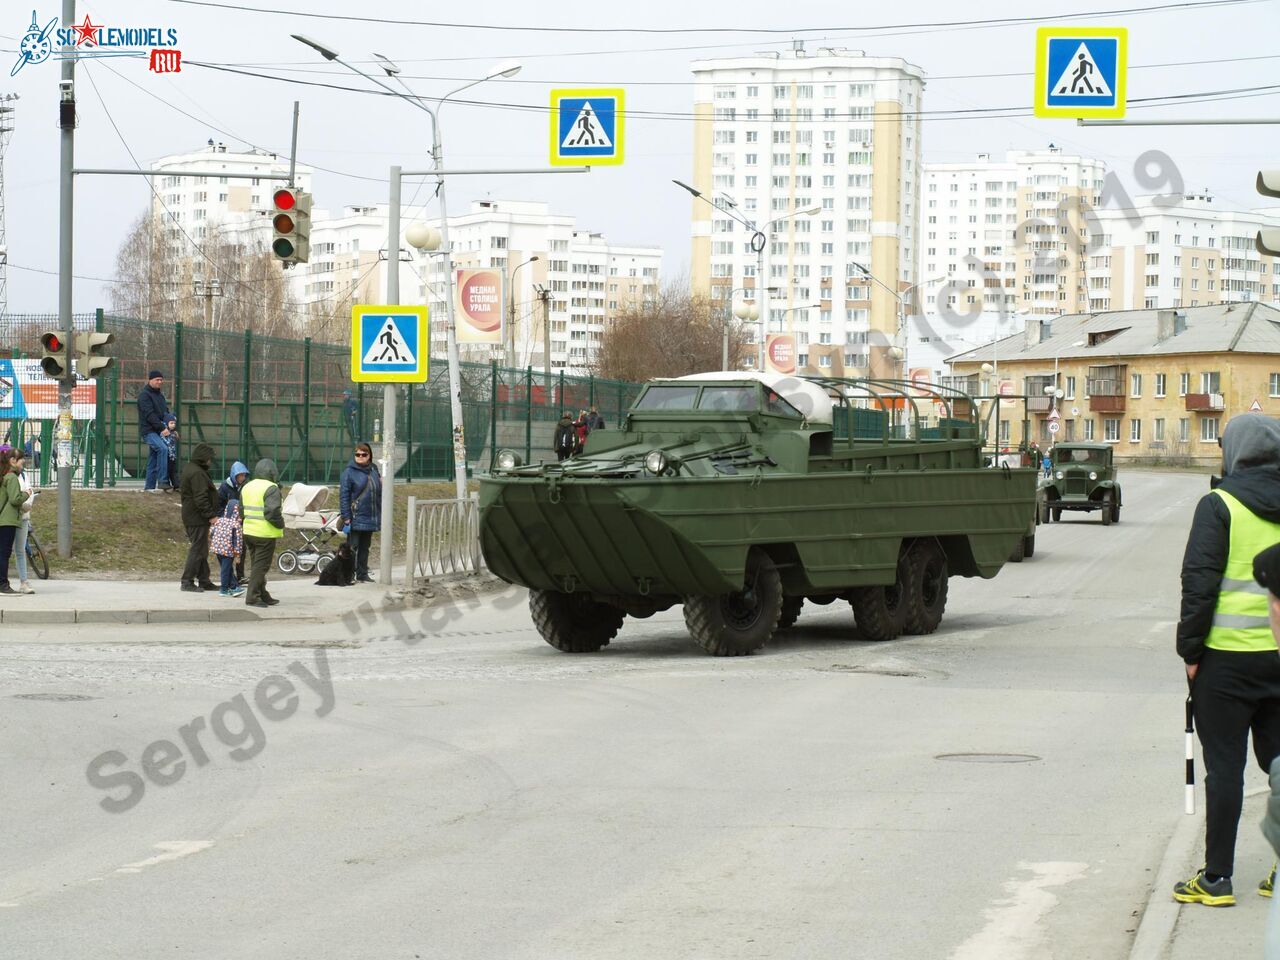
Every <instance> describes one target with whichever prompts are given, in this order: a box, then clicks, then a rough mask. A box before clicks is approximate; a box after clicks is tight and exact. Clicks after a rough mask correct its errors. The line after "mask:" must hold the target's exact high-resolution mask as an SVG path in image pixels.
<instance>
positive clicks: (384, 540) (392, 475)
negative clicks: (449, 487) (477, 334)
mask: <svg viewBox="0 0 1280 960" xmlns="http://www.w3.org/2000/svg"><path fill="white" fill-rule="evenodd" d="M399 302H400V168H399V167H392V168H391V195H390V197H389V198H388V204H387V304H388V305H389V306H395V305H396V304H398V303H399ZM418 349H419V350H425V349H427V346H426V344H418ZM399 386H400V385H399V384H398V383H384V384H383V385H382V483H383V488H382V537H381V538H380V540H379V548H378V549H379V552H378V582H379V583H381V584H383V585H384V586H385V585H389V584H390V583H391V541H392V540H393V539H394V537H393V536H392V533H393V531H394V530H395V517H396V515H395V500H396V494H395V486H396V390H397V389H398V388H399ZM409 389H411V390H412V389H413V387H412V386H410V388H409ZM412 439H413V438H412V437H410V440H412ZM407 562H408V563H409V565H410V574H411V575H412V567H413V558H412V557H409V558H408V561H407Z"/></svg>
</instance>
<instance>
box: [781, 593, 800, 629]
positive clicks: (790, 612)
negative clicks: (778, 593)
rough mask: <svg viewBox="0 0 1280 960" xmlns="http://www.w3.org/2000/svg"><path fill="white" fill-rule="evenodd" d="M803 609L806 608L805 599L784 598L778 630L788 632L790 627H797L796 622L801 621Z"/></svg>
mask: <svg viewBox="0 0 1280 960" xmlns="http://www.w3.org/2000/svg"><path fill="white" fill-rule="evenodd" d="M802 607H804V597H783V599H782V613H781V615H780V616H779V617H778V629H779V630H786V629H787V628H788V627H792V626H795V622H796V621H797V620H799V619H800V610H801V608H802Z"/></svg>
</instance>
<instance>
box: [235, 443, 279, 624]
mask: <svg viewBox="0 0 1280 960" xmlns="http://www.w3.org/2000/svg"><path fill="white" fill-rule="evenodd" d="M240 506H241V508H242V509H243V511H244V549H245V552H246V553H247V554H249V592H248V593H247V594H246V595H245V598H244V602H245V604H246V605H247V606H250V607H274V606H275V605H276V604H277V603H279V602H280V601H279V600H277V599H276V598H275V597H273V596H271V594H269V593H268V592H267V571H268V570H270V569H271V558H272V557H273V556H274V555H275V552H276V541H277V540H279V539H280V538H281V537H282V536H284V512H283V509H282V503H281V501H280V485H279V484H278V483H276V464H275V461H274V460H266V459H263V460H259V461H258V462H257V463H256V464H255V465H254V467H253V479H252V480H250V481H249V482H248V483H246V484H245V485H244V486H243V487H241V488H240Z"/></svg>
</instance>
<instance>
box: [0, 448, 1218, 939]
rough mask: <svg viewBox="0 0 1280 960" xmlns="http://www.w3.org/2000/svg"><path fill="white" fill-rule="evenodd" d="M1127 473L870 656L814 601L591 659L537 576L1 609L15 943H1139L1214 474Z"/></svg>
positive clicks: (3, 840) (6, 883)
mask: <svg viewBox="0 0 1280 960" xmlns="http://www.w3.org/2000/svg"><path fill="white" fill-rule="evenodd" d="M1123 479H1124V481H1125V501H1126V504H1125V507H1124V510H1123V516H1122V522H1121V523H1120V524H1119V525H1118V526H1112V527H1109V528H1104V527H1102V526H1101V525H1100V524H1099V523H1098V522H1097V520H1096V517H1094V518H1091V519H1086V518H1085V516H1086V515H1083V514H1079V515H1074V516H1073V515H1070V514H1068V515H1064V516H1066V517H1067V520H1066V522H1063V523H1060V524H1051V525H1047V526H1042V527H1040V532H1039V536H1038V542H1037V551H1036V555H1035V557H1034V559H1032V560H1029V561H1027V562H1025V563H1023V564H1021V565H1008V566H1006V567H1005V569H1004V570H1003V571H1002V572H1001V573H1000V575H999V576H998V577H997V578H996V579H994V580H991V581H971V580H953V581H952V586H951V595H950V602H949V604H948V609H947V614H946V617H945V619H944V622H943V625H942V628H941V629H940V631H939V632H938V633H937V634H935V635H933V636H929V637H913V638H904V639H901V640H898V641H894V642H890V643H884V644H874V643H867V642H861V641H858V640H856V639H853V617H852V614H851V613H850V611H849V609H848V607H847V605H845V604H834V605H831V606H827V607H815V606H813V605H808V606H806V608H805V610H804V612H803V614H802V615H801V619H800V622H799V624H798V626H797V628H796V629H794V630H792V631H790V632H789V633H787V634H785V635H783V636H782V637H780V638H779V639H778V640H777V641H775V643H774V644H773V645H772V646H771V647H769V648H767V649H766V650H765V651H764V652H763V653H762V654H760V655H758V656H754V657H749V658H740V659H716V658H711V657H707V656H705V655H703V654H702V653H701V651H700V650H698V648H697V647H695V646H694V645H693V643H692V641H690V640H689V639H688V638H687V636H686V635H685V633H684V625H683V621H682V618H681V615H680V611H679V609H678V608H677V609H675V610H671V611H668V612H667V613H664V614H659V615H658V616H656V617H654V618H652V619H650V620H646V621H633V620H628V621H627V623H626V625H625V626H624V628H623V632H622V634H621V635H620V637H619V638H618V639H617V640H616V641H614V643H613V644H612V645H611V646H609V647H607V648H606V649H605V650H604V651H602V652H601V653H599V654H594V655H583V656H570V655H566V654H561V653H559V652H557V651H555V650H553V649H552V648H550V647H549V646H547V645H545V644H543V643H542V641H541V640H540V639H538V637H537V635H536V634H535V633H534V632H533V630H532V627H531V626H530V624H529V620H528V615H527V611H526V608H525V606H524V604H523V600H522V598H521V597H518V596H514V595H511V596H498V597H496V598H489V599H488V600H486V602H485V603H484V604H481V605H477V606H474V607H471V608H461V609H458V610H456V611H447V612H441V611H436V613H435V614H434V615H433V617H434V620H433V621H431V622H428V623H427V624H426V625H423V624H422V623H421V620H420V618H417V617H415V618H412V619H411V621H410V622H411V624H412V625H413V626H414V627H415V628H417V629H420V630H421V631H422V632H423V633H424V634H425V636H424V637H423V639H421V640H420V641H419V642H417V643H415V644H407V643H405V642H404V640H403V639H401V638H396V637H395V636H392V634H394V632H395V631H396V629H397V626H396V625H395V624H393V623H389V622H385V621H383V622H379V623H376V624H371V625H369V626H368V627H367V628H366V632H364V633H362V634H361V635H360V636H359V637H352V636H350V635H349V634H348V633H347V632H346V631H345V630H344V629H343V628H342V627H341V626H335V627H333V628H327V627H316V626H314V625H309V626H306V627H299V626H293V625H273V624H263V625H254V626H252V627H251V628H249V629H250V630H251V632H248V633H246V632H245V628H244V627H241V626H231V627H227V628H217V629H213V628H208V627H200V628H191V627H178V628H175V627H159V626H153V627H145V628H136V627H135V628H115V629H110V628H90V627H85V628H67V627H59V628H56V629H52V628H50V629H37V628H10V627H8V626H6V627H5V628H3V636H0V760H2V761H3V762H2V763H0V770H2V771H3V778H4V783H3V787H2V788H0V797H2V798H3V803H0V810H3V815H2V816H0V957H3V958H6V960H7V958H9V957H13V958H19V957H20V958H23V960H43V958H49V960H53V958H57V960H63V958H66V957H69V956H94V957H98V958H129V960H138V958H151V957H180V958H184V960H186V958H206V957H207V958H218V960H223V958H226V957H229V956H240V957H265V956H285V957H314V958H321V960H324V958H331V957H332V958H343V960H362V958H378V960H385V958H401V957H403V958H415V957H424V958H425V957H439V958H449V960H466V958H475V960H482V958H483V960H495V958H512V960H516V958H519V960H525V958H528V960H551V958H556V960H567V958H573V960H576V958H582V960H588V958H590V960H598V958H601V957H608V958H611V960H621V958H636V960H641V958H643V960H653V958H680V960H690V958H781V957H821V958H827V957H873V958H885V960H891V958H911V960H921V958H955V960H978V958H999V960H1022V958H1041V957H1063V958H1066V957H1072V958H1076V957H1088V958H1093V960H1107V958H1120V957H1125V956H1127V953H1128V949H1129V944H1130V941H1131V939H1132V931H1133V929H1134V928H1135V927H1136V925H1137V920H1138V913H1139V911H1140V910H1141V908H1142V905H1143V904H1144V903H1145V901H1146V898H1147V895H1148V893H1149V888H1150V885H1151V880H1152V877H1153V875H1154V873H1155V869H1156V867H1157V865H1158V864H1159V861H1160V857H1161V854H1162V852H1163V850H1164V846H1165V843H1166V841H1167V840H1168V838H1169V835H1170V833H1171V832H1172V830H1173V827H1174V824H1175V822H1176V821H1177V819H1178V818H1179V817H1180V816H1181V815H1182V813H1181V809H1182V766H1183V761H1182V748H1183V744H1182V698H1183V696H1184V690H1185V685H1184V682H1183V680H1182V677H1181V669H1180V665H1179V662H1178V661H1177V659H1176V656H1175V654H1174V652H1173V629H1174V622H1175V620H1176V616H1177V597H1178V568H1179V563H1180V560H1181V555H1182V548H1183V544H1184V542H1185V538H1186V531H1187V528H1188V526H1189V523H1190V518H1191V511H1192V508H1193V507H1194V504H1195V502H1196V500H1197V499H1198V497H1199V496H1200V495H1201V494H1203V493H1204V492H1205V491H1206V490H1207V489H1208V483H1207V478H1206V477H1204V476H1201V475H1189V474H1160V473H1149V472H1130V473H1129V474H1128V475H1127V476H1125V477H1124V478H1123ZM454 614H456V617H454V618H453V619H448V617H452V616H453V615H454ZM326 668H327V671H328V673H327V674H326ZM273 675H278V677H277V679H268V678H270V677H272V676H273ZM281 678H283V679H281ZM285 681H287V682H288V683H289V684H291V687H286V686H285ZM290 691H292V692H290ZM32 695H35V697H37V698H36V699H33V698H32ZM238 695H243V696H244V699H243V700H240V701H238V700H236V699H235V698H236V697H237V696H238ZM51 696H52V697H54V698H53V699H50V697H51ZM69 697H79V698H88V699H68V698H69ZM291 704H292V705H294V708H295V709H294V712H292V713H288V711H289V707H290V705H291ZM271 713H274V714H275V715H277V716H278V717H280V718H279V719H275V720H271V719H266V716H267V715H268V714H271ZM285 714H288V715H285ZM195 718H200V719H199V720H196V722H195V723H194V724H192V721H193V720H195ZM184 725H187V730H186V731H185V735H184V732H183V731H182V730H181V729H180V728H182V727H183V726H184ZM156 741H169V745H167V746H166V745H164V744H161V745H160V746H158V747H152V748H151V749H150V752H149V754H148V762H149V763H150V767H151V773H152V774H153V775H154V777H155V779H156V780H170V781H175V782H171V783H169V785H166V786H159V785H157V784H156V783H155V782H153V781H152V780H144V779H143V777H142V775H141V764H142V755H143V752H144V750H146V749H147V748H148V745H149V744H152V743H154V742H156ZM109 751H118V752H119V753H118V755H116V756H114V758H113V757H111V756H110V755H109V756H108V757H107V758H105V759H99V760H98V762H99V763H100V766H99V767H98V774H100V775H101V776H113V775H114V776H116V777H118V778H119V779H120V781H121V782H119V783H116V784H115V785H114V786H111V787H110V788H109V789H102V788H98V787H94V786H91V785H90V783H89V781H88V779H87V774H86V771H87V768H89V766H90V764H91V762H92V761H95V758H102V756H103V754H104V753H108V752H109ZM948 755H951V756H948ZM130 777H132V778H133V779H132V780H130V779H129V778H130ZM135 781H136V782H135ZM144 785H145V786H144ZM104 800H105V801H107V802H108V803H111V802H116V803H121V801H123V803H121V805H122V806H127V807H128V808H127V809H122V810H119V811H118V812H108V811H107V810H105V809H103V806H102V802H103V801H104ZM130 804H131V805H130Z"/></svg>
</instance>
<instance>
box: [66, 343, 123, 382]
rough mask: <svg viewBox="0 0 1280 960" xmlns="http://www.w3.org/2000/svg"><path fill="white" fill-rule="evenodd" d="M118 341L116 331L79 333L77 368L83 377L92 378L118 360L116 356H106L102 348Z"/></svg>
mask: <svg viewBox="0 0 1280 960" xmlns="http://www.w3.org/2000/svg"><path fill="white" fill-rule="evenodd" d="M115 342H116V335H115V334H114V333H94V332H88V333H77V334H76V370H77V371H78V372H79V374H80V376H81V378H83V379H85V380H92V379H93V378H94V377H96V376H97V375H98V374H99V372H101V371H103V370H106V369H107V368H108V367H110V366H111V365H112V364H114V363H115V362H116V358H115V357H108V356H104V355H103V353H102V348H103V347H105V346H108V345H109V344H112V343H115Z"/></svg>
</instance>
